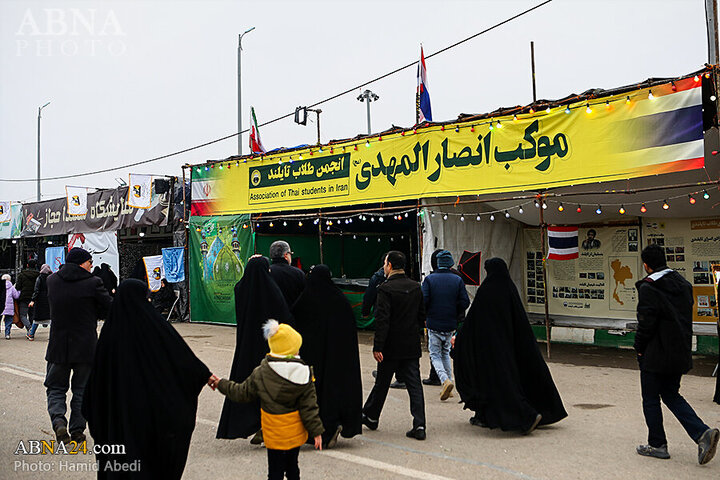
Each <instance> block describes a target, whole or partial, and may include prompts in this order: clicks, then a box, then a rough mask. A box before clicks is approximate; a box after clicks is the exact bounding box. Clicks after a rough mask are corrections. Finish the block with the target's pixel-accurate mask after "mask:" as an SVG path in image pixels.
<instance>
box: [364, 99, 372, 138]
mask: <svg viewBox="0 0 720 480" xmlns="http://www.w3.org/2000/svg"><path fill="white" fill-rule="evenodd" d="M365 103H367V118H368V135H370V134H371V133H372V130H371V129H370V96H368V97H366V98H365Z"/></svg>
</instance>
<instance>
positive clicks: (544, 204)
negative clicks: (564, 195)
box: [543, 202, 547, 210]
mask: <svg viewBox="0 0 720 480" xmlns="http://www.w3.org/2000/svg"><path fill="white" fill-rule="evenodd" d="M543 210H547V203H544V202H543Z"/></svg>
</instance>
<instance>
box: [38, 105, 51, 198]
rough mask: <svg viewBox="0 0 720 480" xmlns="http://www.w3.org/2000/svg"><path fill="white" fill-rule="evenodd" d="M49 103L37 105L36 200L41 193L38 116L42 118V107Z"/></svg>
mask: <svg viewBox="0 0 720 480" xmlns="http://www.w3.org/2000/svg"><path fill="white" fill-rule="evenodd" d="M48 105H50V102H47V103H46V104H45V105H43V106H42V107H38V128H37V201H38V202H39V201H40V200H41V197H42V194H41V193H40V118H42V109H43V108H45V107H47V106H48Z"/></svg>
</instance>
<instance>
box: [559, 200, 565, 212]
mask: <svg viewBox="0 0 720 480" xmlns="http://www.w3.org/2000/svg"><path fill="white" fill-rule="evenodd" d="M563 210H565V207H563V204H562V202H560V205H558V212H562V211H563Z"/></svg>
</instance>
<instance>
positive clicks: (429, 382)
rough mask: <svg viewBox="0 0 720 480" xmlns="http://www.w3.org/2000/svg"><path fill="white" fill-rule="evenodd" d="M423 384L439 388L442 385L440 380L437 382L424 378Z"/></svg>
mask: <svg viewBox="0 0 720 480" xmlns="http://www.w3.org/2000/svg"><path fill="white" fill-rule="evenodd" d="M422 383H423V385H433V386H435V387H439V386H440V385H442V383H440V379H439V378H438V379H437V380H435V379H434V378H423V381H422Z"/></svg>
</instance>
